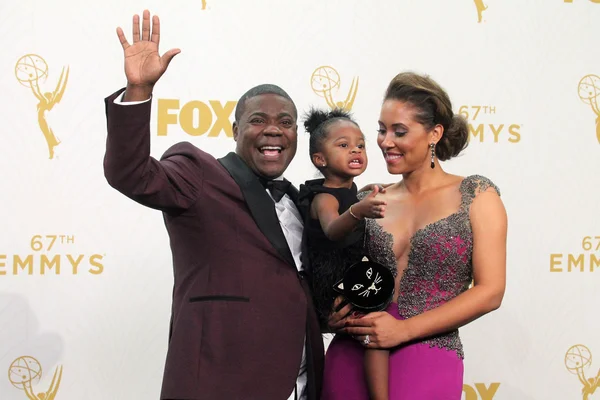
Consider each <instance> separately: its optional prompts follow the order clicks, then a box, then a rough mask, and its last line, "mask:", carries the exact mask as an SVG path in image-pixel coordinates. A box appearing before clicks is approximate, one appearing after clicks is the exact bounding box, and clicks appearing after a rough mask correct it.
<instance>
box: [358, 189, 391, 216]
mask: <svg viewBox="0 0 600 400" xmlns="http://www.w3.org/2000/svg"><path fill="white" fill-rule="evenodd" d="M379 192H380V190H379V186H378V185H375V186H373V191H372V192H371V193H369V195H368V196H367V197H365V198H364V199H362V200H361V201H359V202H358V203H356V204H354V205H352V212H353V213H354V214H355V215H356V216H357V217H358V218H360V219H363V218H383V217H384V213H385V206H386V204H387V203H386V202H385V201H384V200H381V199H378V198H376V196H377V193H379Z"/></svg>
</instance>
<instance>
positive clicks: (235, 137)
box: [231, 121, 239, 142]
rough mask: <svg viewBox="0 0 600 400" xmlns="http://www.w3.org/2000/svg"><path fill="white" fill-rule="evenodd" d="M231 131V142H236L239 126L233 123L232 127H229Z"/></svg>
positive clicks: (235, 122)
mask: <svg viewBox="0 0 600 400" xmlns="http://www.w3.org/2000/svg"><path fill="white" fill-rule="evenodd" d="M231 127H232V129H233V140H235V141H236V142H237V138H238V134H239V131H238V130H239V125H238V123H237V121H234V122H233V125H232V126H231Z"/></svg>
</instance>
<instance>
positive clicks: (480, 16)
mask: <svg viewBox="0 0 600 400" xmlns="http://www.w3.org/2000/svg"><path fill="white" fill-rule="evenodd" d="M474 1H475V7H476V8H477V22H478V23H481V21H482V20H483V12H484V11H485V10H487V9H488V6H486V5H485V4H483V0H474Z"/></svg>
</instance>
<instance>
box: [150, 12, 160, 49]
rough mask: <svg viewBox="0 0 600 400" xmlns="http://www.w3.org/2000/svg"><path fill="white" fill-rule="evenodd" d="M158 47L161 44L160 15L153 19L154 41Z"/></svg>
mask: <svg viewBox="0 0 600 400" xmlns="http://www.w3.org/2000/svg"><path fill="white" fill-rule="evenodd" d="M151 40H152V41H153V42H154V43H156V45H157V46H158V43H159V42H160V19H159V18H158V15H155V16H153V17H152V39H151Z"/></svg>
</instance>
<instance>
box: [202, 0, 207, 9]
mask: <svg viewBox="0 0 600 400" xmlns="http://www.w3.org/2000/svg"><path fill="white" fill-rule="evenodd" d="M202 9H203V10H206V0H202Z"/></svg>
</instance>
